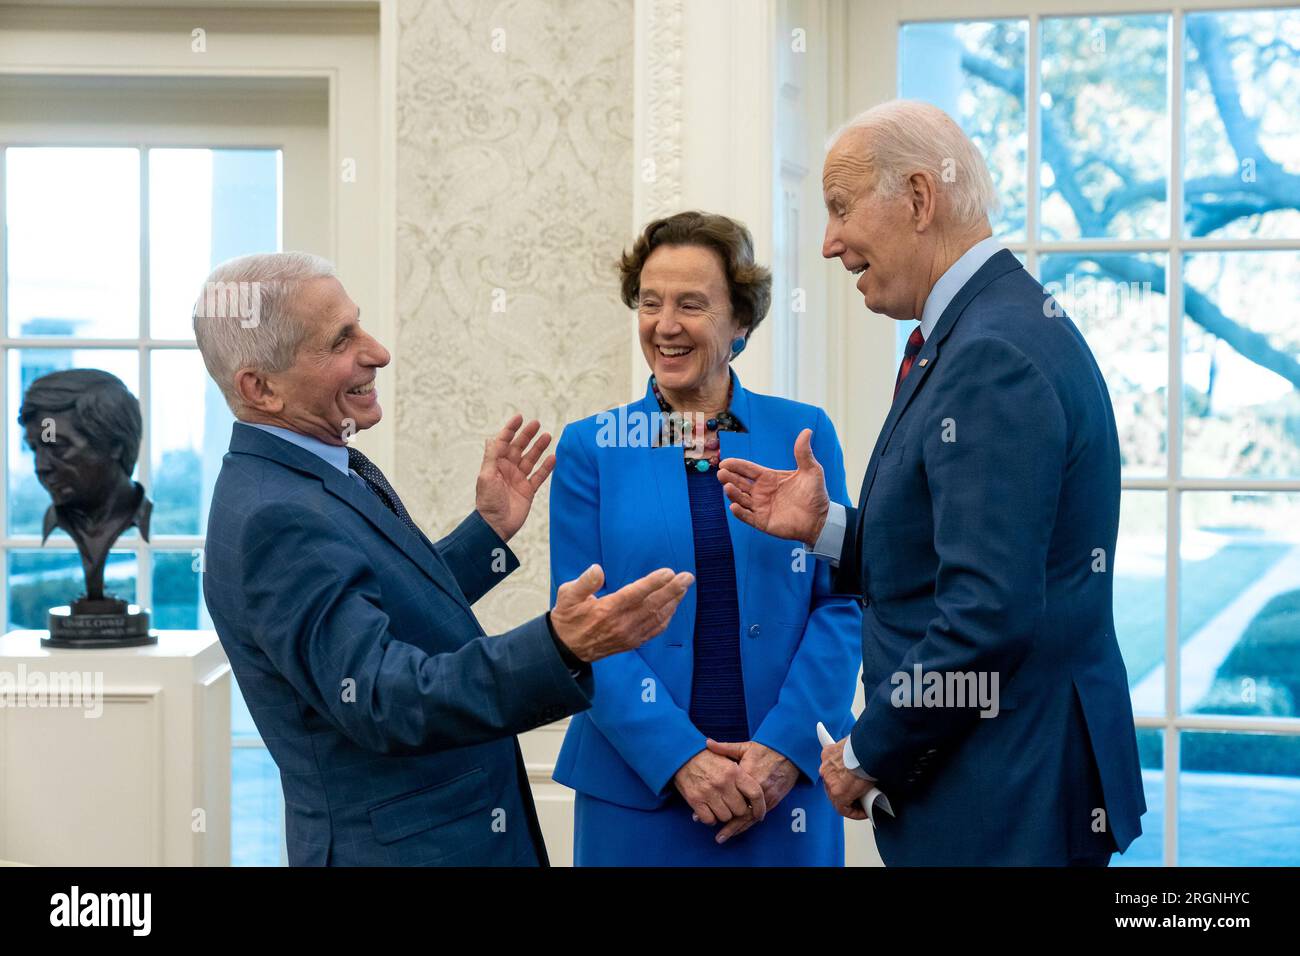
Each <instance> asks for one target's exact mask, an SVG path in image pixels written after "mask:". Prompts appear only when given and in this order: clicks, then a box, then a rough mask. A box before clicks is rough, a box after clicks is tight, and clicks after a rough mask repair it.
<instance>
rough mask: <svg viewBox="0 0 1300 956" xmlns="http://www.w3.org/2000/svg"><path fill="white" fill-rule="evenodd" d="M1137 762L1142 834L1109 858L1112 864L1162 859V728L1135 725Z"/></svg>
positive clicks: (1139, 863) (1147, 863)
mask: <svg viewBox="0 0 1300 956" xmlns="http://www.w3.org/2000/svg"><path fill="white" fill-rule="evenodd" d="M1137 744H1138V761H1139V763H1140V764H1141V766H1142V794H1143V796H1145V797H1146V801H1147V812H1146V813H1145V814H1143V816H1142V835H1141V836H1140V837H1138V838H1137V839H1136V840H1134V841H1133V842H1132V843H1130V844H1129V847H1128V849H1127V850H1125V851H1124V852H1123V853H1117V854H1116V855H1115V856H1112V857H1111V865H1112V866H1163V865H1164V860H1165V770H1164V767H1165V752H1164V731H1161V730H1155V729H1154V728H1151V727H1139V728H1138V731H1137Z"/></svg>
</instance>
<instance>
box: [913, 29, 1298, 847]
mask: <svg viewBox="0 0 1300 956" xmlns="http://www.w3.org/2000/svg"><path fill="white" fill-rule="evenodd" d="M899 44H900V45H899V81H900V95H903V96H907V97H911V98H916V99H924V100H927V101H929V102H932V103H935V104H936V105H938V106H940V107H943V108H944V109H946V110H947V111H948V112H949V113H950V114H951V115H953V116H954V117H956V118H958V120H959V122H961V124H962V125H963V127H964V128H965V129H966V131H967V132H968V133H969V134H970V135H971V136H972V138H973V139H974V140H975V142H976V144H977V145H978V146H979V147H980V149H981V151H982V153H983V154H984V156H985V157H986V158H987V160H988V162H989V165H990V167H991V170H992V173H993V177H994V181H995V184H996V185H997V187H998V191H999V195H1000V197H1001V200H1002V209H1001V210H1000V212H999V213H998V216H997V218H996V221H995V223H994V231H995V235H998V236H999V237H1001V238H1002V239H1003V240H1004V242H1005V244H1006V245H1007V246H1008V247H1009V248H1010V249H1012V250H1013V251H1014V252H1016V253H1017V255H1019V256H1020V258H1021V260H1022V261H1023V262H1024V263H1025V265H1026V267H1027V268H1028V269H1029V270H1030V271H1031V272H1033V273H1035V274H1036V275H1038V277H1039V278H1040V280H1041V281H1042V282H1043V283H1044V285H1046V286H1047V287H1048V288H1049V289H1050V290H1051V291H1053V292H1054V293H1055V295H1056V296H1057V298H1058V299H1059V300H1060V301H1061V302H1062V303H1063V304H1064V305H1065V307H1066V309H1067V310H1068V311H1069V313H1070V315H1071V317H1072V318H1073V319H1074V320H1075V322H1076V323H1077V324H1078V325H1079V327H1080V328H1081V330H1082V331H1083V332H1084V334H1085V336H1086V337H1087V339H1088V341H1089V343H1090V345H1091V346H1092V349H1093V351H1094V353H1095V354H1096V356H1097V360H1098V362H1099V364H1100V365H1101V368H1102V371H1103V372H1104V373H1105V376H1106V380H1107V383H1108V384H1109V386H1110V393H1111V400H1112V402H1113V404H1114V407H1115V413H1116V418H1117V421H1118V426H1119V431H1120V440H1121V444H1122V452H1123V487H1124V492H1123V504H1122V514H1121V528H1120V541H1119V545H1118V548H1117V553H1116V556H1115V563H1114V571H1115V575H1116V589H1115V617H1116V628H1117V631H1118V637H1119V641H1120V646H1121V649H1122V651H1123V654H1124V658H1125V663H1126V666H1127V668H1128V674H1129V683H1130V687H1131V690H1132V695H1133V704H1134V710H1135V713H1136V715H1137V724H1138V731H1137V733H1138V744H1139V749H1140V751H1141V756H1142V765H1143V776H1144V782H1145V787H1146V797H1147V804H1148V807H1149V812H1148V813H1147V815H1146V816H1145V817H1144V818H1143V827H1144V830H1145V833H1144V835H1143V836H1142V837H1141V838H1140V839H1139V840H1138V841H1137V842H1136V843H1135V844H1134V845H1133V847H1132V848H1131V849H1130V850H1129V852H1128V853H1127V854H1125V855H1124V856H1123V857H1122V858H1117V859H1118V862H1120V863H1125V864H1147V865H1149V864H1155V863H1161V862H1164V863H1166V864H1183V865H1214V866H1223V865H1272V864H1287V865H1296V864H1300V840H1297V839H1294V836H1295V834H1297V833H1300V361H1297V355H1298V354H1300V11H1296V10H1261V11H1240V10H1233V11H1204V10H1182V9H1177V8H1175V9H1172V10H1166V11H1158V12H1141V13H1135V14H1132V15H1109V16H1071V17H1048V16H1038V15H1033V14H1027V15H1026V16H1025V17H1023V18H1019V19H998V20H985V21H961V22H957V21H943V22H938V21H932V22H924V23H907V24H905V25H903V26H902V28H901V32H900V39H899ZM1284 834H1286V835H1289V837H1290V838H1288V836H1285V835H1284Z"/></svg>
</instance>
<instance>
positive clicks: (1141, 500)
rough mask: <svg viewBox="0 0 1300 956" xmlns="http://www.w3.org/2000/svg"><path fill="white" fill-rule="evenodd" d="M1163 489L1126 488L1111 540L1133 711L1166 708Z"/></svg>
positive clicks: (1121, 640)
mask: <svg viewBox="0 0 1300 956" xmlns="http://www.w3.org/2000/svg"><path fill="white" fill-rule="evenodd" d="M1165 502H1166V498H1165V493H1164V492H1163V491H1134V490H1132V489H1125V491H1124V493H1123V495H1122V496H1121V498H1120V508H1119V541H1118V542H1117V544H1116V545H1115V634H1116V636H1117V637H1118V638H1119V649H1120V652H1121V653H1122V654H1123V656H1124V667H1125V669H1126V670H1127V671H1128V684H1129V688H1130V689H1131V690H1132V692H1133V711H1134V712H1135V713H1137V714H1141V715H1151V714H1163V713H1164V712H1165V553H1166V544H1165V525H1166V521H1165Z"/></svg>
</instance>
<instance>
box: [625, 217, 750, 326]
mask: <svg viewBox="0 0 1300 956" xmlns="http://www.w3.org/2000/svg"><path fill="white" fill-rule="evenodd" d="M660 246H700V247H702V248H704V249H712V250H713V251H714V252H716V253H717V254H718V256H719V258H721V259H722V271H723V273H724V274H725V276H726V279H727V289H728V290H729V291H730V293H731V311H732V313H734V314H735V316H736V321H738V322H739V323H740V325H741V328H743V329H744V330H745V334H746V336H747V337H748V335H749V334H750V333H752V332H753V331H754V329H756V328H757V327H758V323H760V322H762V321H763V318H764V317H765V316H766V315H767V309H768V306H770V305H771V304H772V273H771V271H770V270H768V269H765V268H764V267H763V266H760V265H758V264H757V263H756V262H754V240H753V238H752V237H751V236H750V234H749V230H748V229H746V228H745V224H744V223H741V222H737V221H736V220H734V219H729V218H728V217H726V216H719V215H715V214H714V213H708V212H698V211H695V210H691V211H690V212H679V213H676V214H674V215H672V216H668V217H666V218H664V219H656V220H655V221H654V222H652V223H650V225H648V226H646V227H645V229H644V230H643V231H642V232H641V235H640V236H638V237H637V240H636V242H634V243H633V244H632V251H631V252H626V251H625V252H624V253H623V255H622V258H620V259H619V263H618V271H619V275H620V277H621V279H622V297H623V304H624V305H626V306H627V307H628V308H629V309H635V308H637V305H638V301H639V299H640V296H641V270H642V269H643V268H644V267H645V263H646V260H647V259H649V258H650V254H651V253H652V252H654V251H655V250H656V249H658V248H659V247H660Z"/></svg>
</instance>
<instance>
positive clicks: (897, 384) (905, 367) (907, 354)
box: [894, 325, 925, 398]
mask: <svg viewBox="0 0 1300 956" xmlns="http://www.w3.org/2000/svg"><path fill="white" fill-rule="evenodd" d="M924 344H925V336H923V335H922V334H921V327H920V326H919V325H918V326H917V327H916V328H914V329H913V330H912V334H911V335H909V336H908V337H907V345H906V346H904V347H903V361H902V364H900V365H899V366H898V378H896V379H894V398H898V390H899V389H900V388H902V387H903V379H905V378H907V373H908V372H910V371H912V363H913V362H915V361H916V353H917V352H919V351H921V346H922V345H924Z"/></svg>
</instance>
